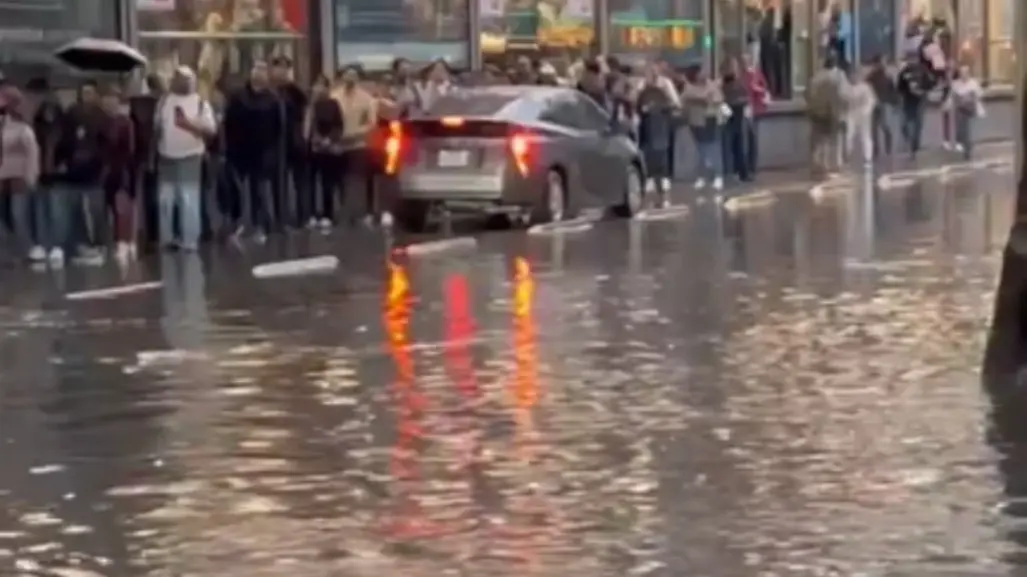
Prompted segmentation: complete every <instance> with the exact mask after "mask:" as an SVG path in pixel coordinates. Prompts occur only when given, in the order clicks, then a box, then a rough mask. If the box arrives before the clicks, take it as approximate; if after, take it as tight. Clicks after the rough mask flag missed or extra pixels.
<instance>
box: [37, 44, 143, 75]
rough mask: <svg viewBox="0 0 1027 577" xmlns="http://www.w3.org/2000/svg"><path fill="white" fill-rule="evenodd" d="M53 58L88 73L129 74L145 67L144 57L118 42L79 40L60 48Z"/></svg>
mask: <svg viewBox="0 0 1027 577" xmlns="http://www.w3.org/2000/svg"><path fill="white" fill-rule="evenodd" d="M54 56H56V57H57V58H58V59H60V60H61V61H62V62H64V63H65V64H68V65H69V66H73V67H75V68H78V69H79V70H85V71H90V72H118V73H125V72H131V71H132V70H135V69H136V68H138V67H140V66H146V57H145V56H143V55H142V54H141V53H140V52H139V51H138V50H136V49H135V48H132V47H131V46H129V45H127V44H125V43H124V42H121V41H120V40H107V39H103V38H79V39H78V40H75V41H74V42H69V43H68V44H65V45H64V46H61V47H60V48H58V49H57V50H56V51H55V52H54Z"/></svg>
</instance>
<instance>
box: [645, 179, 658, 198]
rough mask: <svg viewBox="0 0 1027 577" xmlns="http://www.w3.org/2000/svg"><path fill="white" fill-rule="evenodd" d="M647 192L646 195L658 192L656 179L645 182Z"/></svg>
mask: <svg viewBox="0 0 1027 577" xmlns="http://www.w3.org/2000/svg"><path fill="white" fill-rule="evenodd" d="M645 192H646V194H653V193H655V192H656V179H655V178H647V179H646V181H645Z"/></svg>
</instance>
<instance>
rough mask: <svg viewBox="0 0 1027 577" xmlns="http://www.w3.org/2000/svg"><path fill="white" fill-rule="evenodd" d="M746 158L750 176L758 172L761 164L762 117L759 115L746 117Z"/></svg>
mask: <svg viewBox="0 0 1027 577" xmlns="http://www.w3.org/2000/svg"><path fill="white" fill-rule="evenodd" d="M745 144H746V149H745V152H746V160H747V161H748V162H747V166H748V168H749V177H750V178H751V177H752V176H753V175H755V174H756V169H757V168H759V165H760V119H759V117H758V116H753V117H752V118H746V119H745Z"/></svg>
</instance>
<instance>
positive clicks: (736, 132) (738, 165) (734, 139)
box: [722, 109, 749, 180]
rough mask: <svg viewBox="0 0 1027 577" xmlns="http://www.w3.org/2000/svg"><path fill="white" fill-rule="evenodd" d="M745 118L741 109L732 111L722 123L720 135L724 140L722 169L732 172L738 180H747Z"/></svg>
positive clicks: (746, 130)
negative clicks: (725, 122)
mask: <svg viewBox="0 0 1027 577" xmlns="http://www.w3.org/2000/svg"><path fill="white" fill-rule="evenodd" d="M746 124H747V119H746V118H745V116H744V115H743V113H742V110H741V109H738V110H736V111H734V114H732V115H731V118H729V119H728V121H727V124H725V125H724V129H723V132H722V137H723V141H724V148H723V155H724V171H725V172H731V173H734V174H735V175H736V176H738V178H739V180H749V158H748V154H746V152H747V151H746V147H745V141H746V140H747V135H746V132H748V127H747V126H746Z"/></svg>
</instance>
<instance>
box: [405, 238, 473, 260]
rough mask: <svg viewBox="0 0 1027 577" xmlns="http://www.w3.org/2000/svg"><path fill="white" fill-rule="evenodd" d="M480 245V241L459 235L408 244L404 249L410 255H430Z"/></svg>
mask: <svg viewBox="0 0 1027 577" xmlns="http://www.w3.org/2000/svg"><path fill="white" fill-rule="evenodd" d="M477 247H478V241H477V240H475V239H474V238H472V237H469V236H458V237H455V238H444V239H441V240H429V241H426V242H418V243H415V244H411V245H408V246H407V247H406V248H405V249H403V250H404V251H405V252H406V253H407V254H409V255H417V256H423V255H429V254H437V253H440V252H449V251H453V250H473V249H475V248H477Z"/></svg>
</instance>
